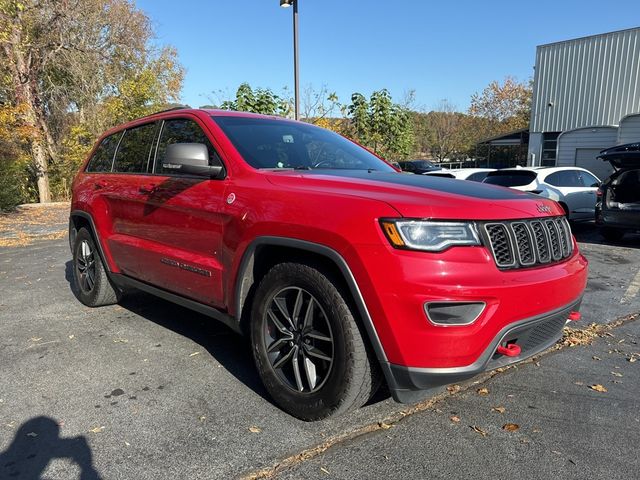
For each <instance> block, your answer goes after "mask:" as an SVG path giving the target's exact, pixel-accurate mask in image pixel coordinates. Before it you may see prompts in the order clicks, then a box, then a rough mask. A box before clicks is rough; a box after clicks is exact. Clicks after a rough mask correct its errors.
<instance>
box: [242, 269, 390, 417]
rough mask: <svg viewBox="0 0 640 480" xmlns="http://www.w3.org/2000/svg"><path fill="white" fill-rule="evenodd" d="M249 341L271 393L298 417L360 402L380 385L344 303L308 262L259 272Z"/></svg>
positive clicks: (327, 412)
mask: <svg viewBox="0 0 640 480" xmlns="http://www.w3.org/2000/svg"><path fill="white" fill-rule="evenodd" d="M251 340H252V345H253V355H254V360H255V363H256V366H257V369H258V372H259V373H260V376H261V378H262V381H263V383H264V385H265V387H266V389H267V390H268V392H269V394H270V395H271V396H272V397H273V399H274V400H275V402H276V403H277V404H278V405H279V406H280V407H281V408H282V409H283V410H285V411H286V412H288V413H290V414H291V415H294V416H296V417H298V418H301V419H303V420H319V419H321V418H325V417H328V416H331V415H335V414H340V413H343V412H346V411H349V410H352V409H354V408H358V407H360V406H362V405H363V404H364V403H365V402H366V401H367V400H368V399H369V398H370V397H371V395H373V393H374V392H375V390H376V388H377V386H378V369H377V365H376V364H375V360H374V359H373V358H372V356H371V354H370V353H369V351H368V348H367V347H366V345H365V342H364V339H363V335H362V333H361V331H360V328H359V325H358V324H357V322H356V320H355V318H354V314H353V312H352V311H351V308H350V306H349V304H348V302H347V301H346V300H345V297H344V296H343V294H342V293H341V291H340V289H339V288H337V287H336V284H335V283H334V282H332V281H331V280H330V279H329V277H328V276H326V275H325V274H323V273H321V272H320V271H319V270H317V269H315V268H312V267H310V266H308V265H304V264H297V263H282V264H279V265H276V266H275V267H273V268H272V269H271V270H270V271H269V272H268V273H267V275H265V277H264V278H263V279H262V281H261V282H260V285H259V286H258V289H257V291H256V296H255V299H254V302H253V307H252V321H251Z"/></svg>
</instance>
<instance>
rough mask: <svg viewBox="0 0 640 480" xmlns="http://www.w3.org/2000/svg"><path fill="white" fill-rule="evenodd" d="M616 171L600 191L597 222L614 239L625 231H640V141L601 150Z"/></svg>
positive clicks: (601, 153) (601, 156) (605, 233)
mask: <svg viewBox="0 0 640 480" xmlns="http://www.w3.org/2000/svg"><path fill="white" fill-rule="evenodd" d="M598 158H601V159H602V160H604V161H607V162H609V163H611V165H612V166H613V168H614V169H615V172H613V174H611V176H610V177H609V178H607V179H606V180H605V181H604V182H602V185H601V186H600V189H599V191H598V202H597V204H596V224H597V225H599V226H600V227H602V228H601V232H602V235H603V236H604V237H605V238H606V239H607V240H611V241H616V240H620V239H621V238H622V236H623V235H624V234H625V232H630V231H640V142H637V143H629V144H626V145H618V146H616V147H611V148H608V149H606V150H602V151H601V152H600V156H599V157H598Z"/></svg>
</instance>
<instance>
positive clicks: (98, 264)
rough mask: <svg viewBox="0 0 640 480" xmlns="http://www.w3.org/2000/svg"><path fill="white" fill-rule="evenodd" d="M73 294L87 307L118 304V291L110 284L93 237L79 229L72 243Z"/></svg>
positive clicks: (83, 229) (85, 230)
mask: <svg viewBox="0 0 640 480" xmlns="http://www.w3.org/2000/svg"><path fill="white" fill-rule="evenodd" d="M73 287H74V288H73V293H74V294H75V296H76V297H77V299H78V300H80V301H81V302H82V303H84V304H85V305H86V306H88V307H101V306H103V305H113V304H114V303H118V300H119V291H118V289H117V288H116V287H114V286H113V285H112V284H111V281H110V280H109V277H108V276H107V272H106V270H105V268H104V265H103V264H102V259H101V258H100V253H99V252H98V249H97V248H96V245H95V242H94V240H93V236H92V235H91V233H90V232H89V231H88V230H87V229H86V228H81V229H80V230H78V233H77V234H76V237H75V241H74V243H73Z"/></svg>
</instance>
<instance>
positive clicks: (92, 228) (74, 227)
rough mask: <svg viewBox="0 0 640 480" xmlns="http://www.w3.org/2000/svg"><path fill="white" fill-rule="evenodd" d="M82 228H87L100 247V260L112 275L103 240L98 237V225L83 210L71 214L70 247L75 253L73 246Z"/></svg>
mask: <svg viewBox="0 0 640 480" xmlns="http://www.w3.org/2000/svg"><path fill="white" fill-rule="evenodd" d="M81 228H86V229H87V230H89V232H90V233H91V235H92V236H93V239H94V241H95V243H96V245H97V247H98V253H99V254H100V259H101V260H102V265H104V268H105V269H106V270H107V272H108V273H111V267H110V266H109V263H108V262H107V261H106V260H107V259H106V257H105V254H104V250H103V248H102V240H101V239H100V236H99V235H98V231H97V229H96V225H95V223H94V221H93V217H92V216H91V214H89V213H88V212H85V211H82V210H73V211H72V212H71V213H70V214H69V247H70V248H71V251H72V252H73V244H74V242H75V238H76V234H77V233H78V230H80V229H81Z"/></svg>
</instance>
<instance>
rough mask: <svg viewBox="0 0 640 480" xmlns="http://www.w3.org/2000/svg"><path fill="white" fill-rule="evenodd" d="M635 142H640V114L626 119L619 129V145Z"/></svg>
mask: <svg viewBox="0 0 640 480" xmlns="http://www.w3.org/2000/svg"><path fill="white" fill-rule="evenodd" d="M635 142H640V114H639V115H630V116H628V117H626V118H624V119H623V120H622V121H621V122H620V127H619V128H618V145H623V144H625V143H635Z"/></svg>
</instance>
